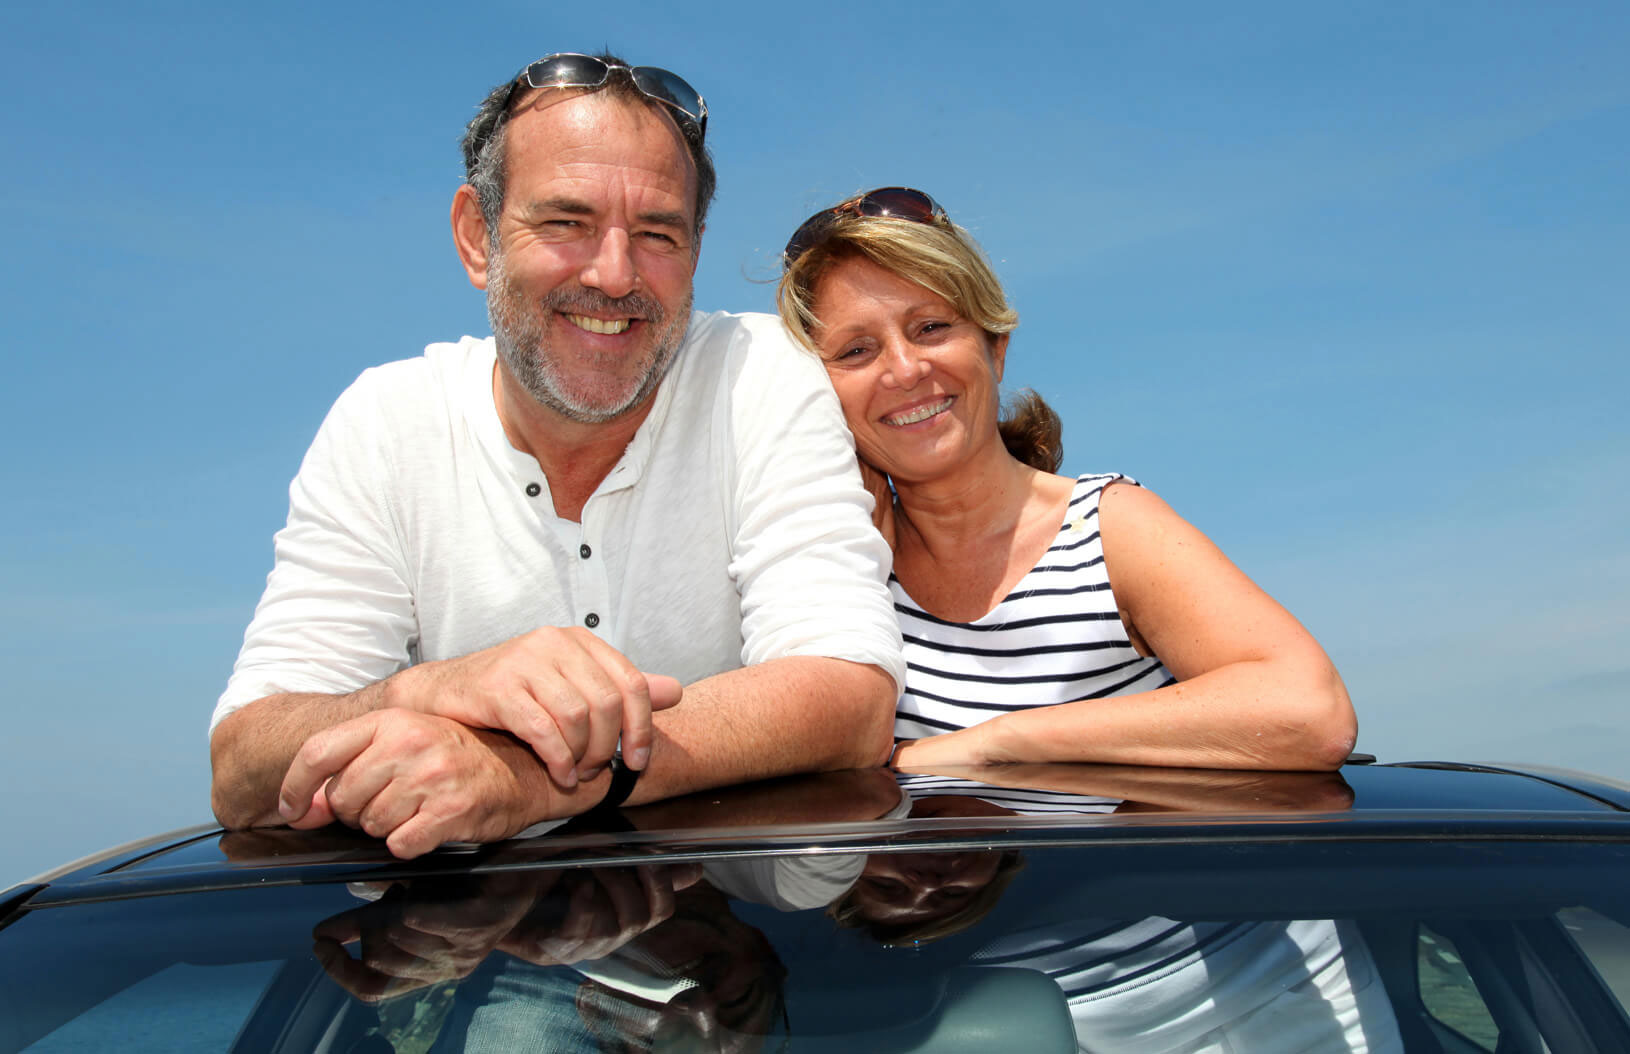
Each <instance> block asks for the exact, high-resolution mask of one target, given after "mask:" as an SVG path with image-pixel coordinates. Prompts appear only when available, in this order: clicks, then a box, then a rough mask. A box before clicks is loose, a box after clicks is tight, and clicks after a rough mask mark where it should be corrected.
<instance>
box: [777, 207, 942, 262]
mask: <svg viewBox="0 0 1630 1054" xmlns="http://www.w3.org/2000/svg"><path fill="white" fill-rule="evenodd" d="M844 215H848V216H868V217H872V218H883V219H892V220H906V221H908V222H910V223H933V222H934V220H936V219H938V218H939V217H941V216H943V215H945V210H944V209H942V208H940V207H939V205H938V204H936V203H935V201H934V199H933V198H931V197H929V196H928V195H927V194H924V193H923V192H922V191H920V190H913V189H912V188H911V187H880V188H879V189H877V190H873V191H871V192H869V193H866V194H862V195H861V196H860V197H858V198H851V199H849V200H848V201H845V202H844V203H843V204H841V205H838V206H837V207H835V208H830V209H822V210H821V211H820V212H817V213H816V214H815V215H813V216H811V217H810V218H809V219H807V220H805V221H804V222H803V223H801V224H799V225H798V229H797V230H796V231H793V232H792V237H791V238H790V239H788V241H787V247H786V248H785V249H783V250H781V266H782V267H784V268H785V267H791V266H792V262H793V261H794V260H796V259H798V257H800V256H802V255H804V253H805V252H807V251H808V250H809V249H811V248H813V247H814V245H815V243H816V242H818V241H820V240H821V236H822V235H823V234H824V233H825V232H826V229H827V228H828V227H830V226H831V225H832V222H833V220H834V219H835V218H836V217H838V216H844Z"/></svg>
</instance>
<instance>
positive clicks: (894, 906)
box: [827, 795, 1023, 944]
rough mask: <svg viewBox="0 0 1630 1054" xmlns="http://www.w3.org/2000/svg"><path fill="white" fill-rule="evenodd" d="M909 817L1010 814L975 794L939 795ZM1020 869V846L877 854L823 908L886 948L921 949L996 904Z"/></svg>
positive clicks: (957, 930)
mask: <svg viewBox="0 0 1630 1054" xmlns="http://www.w3.org/2000/svg"><path fill="white" fill-rule="evenodd" d="M911 815H912V816H914V817H924V816H1011V815H1013V812H1012V810H1011V809H1004V808H1002V807H1001V806H999V805H995V804H993V803H991V802H988V801H985V800H984V799H982V798H977V797H972V796H960V795H959V796H952V795H936V796H935V797H931V798H920V799H918V800H917V801H915V802H913V803H912V806H911ZM1022 866H1023V859H1022V858H1021V857H1020V855H1019V851H1018V850H1017V849H1005V850H989V851H985V852H969V851H966V850H960V851H951V852H942V853H874V854H873V855H872V856H870V857H868V858H867V859H866V866H865V867H864V868H863V869H862V870H861V873H860V878H859V879H857V880H856V881H855V884H854V885H853V886H852V887H850V889H849V891H848V892H847V893H845V894H844V896H843V897H842V899H840V900H838V901H837V902H836V903H834V904H833V905H832V906H831V908H829V909H828V910H827V914H829V915H831V916H832V918H833V920H834V921H836V922H837V923H838V925H840V926H858V927H862V928H864V929H865V930H866V932H867V933H868V934H870V935H871V937H872V939H874V940H876V941H879V942H881V943H883V944H925V943H927V942H929V941H935V940H939V939H940V938H941V937H949V936H951V935H952V934H954V933H961V932H962V931H963V930H965V929H967V928H968V927H969V926H972V925H973V924H974V923H976V922H978V921H979V920H980V919H982V918H984V917H985V916H986V915H988V914H990V910H991V909H992V908H994V907H995V906H996V902H997V901H998V900H1000V899H1001V897H1002V893H1003V891H1004V890H1006V889H1007V887H1008V884H1009V883H1010V882H1012V881H1013V877H1014V876H1015V875H1017V874H1018V873H1019V868H1020V867H1022Z"/></svg>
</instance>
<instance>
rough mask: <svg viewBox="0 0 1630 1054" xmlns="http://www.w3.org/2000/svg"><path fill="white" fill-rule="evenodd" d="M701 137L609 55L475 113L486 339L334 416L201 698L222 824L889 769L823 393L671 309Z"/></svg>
mask: <svg viewBox="0 0 1630 1054" xmlns="http://www.w3.org/2000/svg"><path fill="white" fill-rule="evenodd" d="M706 123H707V110H706V105H705V103H704V102H703V101H702V98H701V97H700V95H698V94H697V93H696V92H695V91H694V89H692V88H691V87H690V86H689V85H688V84H687V83H686V82H685V81H684V80H682V79H681V78H679V77H677V76H676V75H674V74H672V73H669V72H667V71H666V70H661V69H657V68H655V67H648V66H647V67H633V68H630V67H629V66H628V65H627V64H626V63H624V62H622V61H621V60H620V59H617V58H615V57H614V56H610V55H603V56H598V57H594V56H583V55H552V56H549V57H548V58H545V59H542V60H539V61H538V62H536V63H533V64H532V65H531V66H529V67H527V69H526V70H524V71H522V73H521V74H520V75H519V76H518V77H517V78H516V79H515V80H514V81H511V82H509V83H507V84H505V85H502V86H500V87H499V88H497V89H495V90H494V91H493V92H492V93H491V94H490V95H489V96H488V97H487V99H486V100H485V101H484V102H483V103H482V106H481V108H480V110H479V112H478V113H477V115H476V117H475V119H474V120H473V121H472V122H471V123H470V126H469V129H468V131H467V133H466V136H465V141H464V153H465V164H466V173H467V178H468V182H467V183H466V184H465V185H464V186H462V187H460V188H459V190H458V192H457V193H456V194H455V195H454V198H453V208H452V226H453V237H454V242H455V244H456V247H457V249H458V253H459V258H460V260H461V261H462V262H463V265H464V268H465V270H466V272H467V273H468V275H469V278H470V281H471V283H472V284H473V285H475V286H476V288H478V289H484V290H485V291H486V294H487V307H488V315H489V317H490V319H491V322H492V327H493V337H492V338H489V339H485V340H477V339H474V338H469V337H466V338H464V339H463V340H461V341H459V342H458V343H456V344H433V345H431V346H430V347H428V348H427V349H426V350H425V353H424V355H423V356H422V357H419V358H415V359H411V360H407V361H402V362H395V363H390V364H388V365H385V366H381V367H377V368H375V369H372V370H369V371H367V372H366V373H364V374H363V375H362V377H361V378H359V379H358V380H357V382H356V383H355V384H353V385H352V386H351V388H350V389H348V390H347V391H346V392H345V393H344V394H343V395H342V396H341V397H340V399H339V401H338V402H337V403H336V404H335V406H334V408H333V410H332V411H330V413H329V416H328V418H327V420H325V421H324V423H323V426H322V429H321V430H320V431H319V433H318V435H317V438H316V439H315V441H314V442H313V443H312V446H311V449H310V450H309V451H308V453H307V455H306V458H305V461H304V463H303V464H302V466H301V468H300V473H299V475H298V476H297V477H296V478H295V480H294V483H293V485H292V486H291V488H290V507H289V521H288V524H287V526H286V527H285V528H284V529H283V530H282V531H280V532H279V533H278V535H277V539H276V564H275V566H274V568H273V570H272V573H271V576H270V577H269V579H268V581H267V587H266V592H265V594H264V596H263V597H262V598H261V602H260V606H259V607H258V608H257V610H256V612H255V617H254V620H253V622H252V623H251V624H250V626H249V629H248V632H247V633H246V634H245V639H244V645H243V650H242V652H241V653H240V654H239V657H238V662H237V665H236V668H235V670H234V673H233V676H232V679H231V681H230V683H229V684H228V686H227V689H226V692H225V693H224V694H223V695H222V697H221V700H220V702H219V703H218V704H217V706H216V710H215V716H214V721H213V723H212V726H211V738H210V746H211V757H212V762H213V769H214V784H213V789H212V797H213V804H214V807H215V812H216V816H217V817H218V818H219V819H220V820H221V822H222V823H223V824H225V825H226V826H229V827H245V826H251V825H256V824H268V823H279V822H288V823H292V824H294V825H295V826H316V825H319V824H323V823H327V822H331V821H333V820H339V821H341V822H344V823H347V824H350V825H351V826H355V827H360V828H362V829H363V830H365V831H367V832H368V833H370V834H373V835H376V836H379V837H384V838H386V839H387V840H388V844H389V845H390V847H391V849H392V851H394V852H396V853H397V854H398V855H401V856H413V855H417V854H420V853H423V852H426V851H428V850H430V849H432V848H434V847H435V846H436V845H438V844H440V843H442V842H445V841H450V840H474V841H482V840H491V839H496V838H502V837H506V836H508V835H510V834H513V833H515V832H516V831H519V830H521V829H523V828H525V827H527V826H530V825H531V824H533V823H536V822H538V821H541V820H545V819H551V818H558V817H561V816H567V815H572V814H576V813H579V812H583V811H585V810H587V809H589V808H593V807H595V806H597V805H600V804H610V805H616V804H620V803H621V802H623V801H625V800H635V801H639V800H648V799H651V798H656V797H662V796H667V795H672V794H677V793H684V792H688V791H692V790H697V789H700V788H703V787H707V786H715V785H720V784H725V783H734V782H740V781H743V780H748V779H755V778H761V777H766V776H772V775H778V774H783V773H787V772H793V771H805V770H821V769H839V768H849V767H856V766H864V765H870V764H876V763H878V762H880V761H881V760H882V759H883V758H884V757H885V756H886V754H887V752H888V747H889V740H890V731H889V730H890V728H891V726H892V722H893V708H894V700H895V698H896V697H897V695H898V685H899V683H900V680H901V677H902V675H903V673H904V668H903V663H902V660H901V658H900V640H899V632H898V629H897V628H896V625H895V621H894V615H893V610H892V607H891V605H890V602H889V599H888V594H887V593H886V591H885V589H884V584H883V583H884V580H885V578H886V575H887V567H888V559H889V555H888V550H887V548H886V547H885V546H884V545H883V543H882V541H881V539H880V538H879V537H878V536H877V534H876V532H875V531H873V530H872V528H871V526H870V518H869V508H870V499H869V498H868V497H866V496H865V492H864V491H863V490H862V488H861V486H860V481H859V476H858V472H857V469H856V464H855V459H854V453H853V449H852V446H851V445H850V440H849V437H848V433H847V431H846V430H845V428H844V425H843V418H842V414H841V412H840V410H839V408H838V405H837V402H836V400H835V398H834V397H833V395H832V392H831V390H830V387H829V386H828V384H827V381H826V379H825V376H824V373H823V371H822V370H821V367H820V365H819V363H818V362H817V361H816V360H815V359H814V358H813V357H810V356H806V355H804V354H803V353H801V352H799V351H797V350H796V349H795V348H793V346H792V345H791V344H790V342H789V340H788V339H787V338H786V337H785V336H784V334H783V331H782V330H781V328H780V326H779V324H778V323H777V322H776V320H775V319H774V318H772V317H769V316H762V315H731V314H725V313H716V314H704V313H701V312H694V313H693V312H692V310H691V283H692V277H693V275H694V272H695V269H696V261H697V254H698V252H699V251H700V247H701V235H702V229H703V222H704V219H705V214H706V210H707V206H708V203H709V201H710V200H711V198H712V194H713V186H714V175H713V166H712V161H711V159H710V158H709V156H708V154H707V150H706V148H705V146H704V144H703V137H704V134H705V131H706ZM619 744H620V749H619Z"/></svg>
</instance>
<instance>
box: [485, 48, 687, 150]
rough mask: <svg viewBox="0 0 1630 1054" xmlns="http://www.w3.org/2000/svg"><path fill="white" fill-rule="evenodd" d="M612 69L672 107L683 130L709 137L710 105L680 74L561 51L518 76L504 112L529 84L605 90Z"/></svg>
mask: <svg viewBox="0 0 1630 1054" xmlns="http://www.w3.org/2000/svg"><path fill="white" fill-rule="evenodd" d="M612 70H627V71H628V76H629V78H630V79H632V80H633V82H634V87H636V88H638V89H639V90H640V92H641V93H642V94H643V95H644V96H645V97H646V98H648V99H654V100H656V101H657V102H659V103H662V104H663V105H665V106H668V107H670V108H671V109H672V110H673V111H674V112H675V114H676V115H677V117H678V120H679V124H680V127H681V128H684V129H686V130H687V131H688V130H692V129H694V130H695V132H696V137H697V138H698V139H701V138H702V137H703V136H705V135H706V134H707V102H706V101H705V100H704V99H703V98H702V95H701V93H700V92H698V91H697V90H696V89H695V88H692V87H691V86H690V84H689V83H688V82H687V81H686V80H685V78H683V77H681V76H680V75H679V74H677V73H670V72H669V71H667V70H665V69H661V68H659V67H657V66H625V65H623V64H622V63H620V62H607V61H606V60H605V59H599V58H595V57H594V56H593V55H578V54H575V53H573V52H561V53H559V54H555V55H545V56H544V57H543V58H541V59H539V60H538V61H536V62H534V63H532V65H530V66H528V67H527V68H526V69H524V70H522V71H521V72H520V73H518V74H517V75H516V77H515V79H514V80H513V81H511V82H510V85H509V95H508V96H506V97H505V99H504V105H503V107H502V111H501V112H506V113H507V112H508V111H509V104H510V103H511V102H513V101H514V99H515V92H516V91H518V90H519V89H520V87H521V85H522V83H525V84H526V85H527V86H528V87H531V88H587V89H589V90H591V91H592V90H593V89H595V88H600V87H604V86H605V83H606V81H608V80H610V79H611V71H612Z"/></svg>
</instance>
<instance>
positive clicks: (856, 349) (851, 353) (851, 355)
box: [827, 344, 871, 366]
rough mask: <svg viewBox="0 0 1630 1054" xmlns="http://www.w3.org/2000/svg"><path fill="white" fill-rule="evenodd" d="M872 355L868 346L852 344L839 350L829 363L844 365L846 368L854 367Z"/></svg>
mask: <svg viewBox="0 0 1630 1054" xmlns="http://www.w3.org/2000/svg"><path fill="white" fill-rule="evenodd" d="M870 354H871V349H870V348H868V347H866V345H864V344H851V345H850V346H848V347H846V348H839V349H838V350H837V351H836V352H834V353H833V354H832V356H831V358H829V359H828V360H827V361H828V362H838V363H843V364H844V365H846V366H853V365H855V364H857V363H861V362H865V361H866V358H867V357H868V356H869V355H870Z"/></svg>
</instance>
